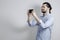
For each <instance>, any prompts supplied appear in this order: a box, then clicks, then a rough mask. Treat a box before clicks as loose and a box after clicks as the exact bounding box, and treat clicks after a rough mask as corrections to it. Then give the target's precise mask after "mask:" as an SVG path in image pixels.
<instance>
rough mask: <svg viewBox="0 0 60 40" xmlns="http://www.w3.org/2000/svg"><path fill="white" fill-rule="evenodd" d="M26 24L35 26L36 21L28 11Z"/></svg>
mask: <svg viewBox="0 0 60 40" xmlns="http://www.w3.org/2000/svg"><path fill="white" fill-rule="evenodd" d="M27 22H28V25H29V26H35V25H36V21H35V20H34V19H33V16H32V14H31V13H30V14H29V13H28V19H27Z"/></svg>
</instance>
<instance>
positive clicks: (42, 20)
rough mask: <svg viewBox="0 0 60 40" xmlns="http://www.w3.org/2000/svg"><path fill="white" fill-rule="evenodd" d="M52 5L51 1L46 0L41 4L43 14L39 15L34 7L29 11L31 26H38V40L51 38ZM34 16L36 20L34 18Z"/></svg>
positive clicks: (49, 39)
mask: <svg viewBox="0 0 60 40" xmlns="http://www.w3.org/2000/svg"><path fill="white" fill-rule="evenodd" d="M51 10H52V7H51V5H50V3H48V2H44V3H43V4H42V6H41V12H42V13H43V15H42V16H40V17H38V16H37V15H36V13H35V12H34V10H33V9H31V10H29V11H32V12H28V24H29V26H31V27H33V26H38V31H37V36H36V40H51V29H52V26H53V21H54V20H53V16H52V14H51ZM32 17H33V18H34V20H32Z"/></svg>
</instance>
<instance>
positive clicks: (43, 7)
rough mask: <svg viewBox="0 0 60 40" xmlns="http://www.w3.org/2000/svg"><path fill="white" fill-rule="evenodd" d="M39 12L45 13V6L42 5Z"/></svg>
mask: <svg viewBox="0 0 60 40" xmlns="http://www.w3.org/2000/svg"><path fill="white" fill-rule="evenodd" d="M41 12H42V13H46V12H47V5H46V4H43V5H42V6H41Z"/></svg>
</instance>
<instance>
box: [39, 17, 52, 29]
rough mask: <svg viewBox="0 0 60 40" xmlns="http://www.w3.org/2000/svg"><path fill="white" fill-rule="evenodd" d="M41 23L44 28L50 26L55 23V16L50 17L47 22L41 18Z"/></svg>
mask: <svg viewBox="0 0 60 40" xmlns="http://www.w3.org/2000/svg"><path fill="white" fill-rule="evenodd" d="M39 24H40V26H41V27H42V28H48V27H50V26H51V25H53V18H50V19H48V20H47V21H46V22H45V23H44V22H43V21H42V20H40V22H39Z"/></svg>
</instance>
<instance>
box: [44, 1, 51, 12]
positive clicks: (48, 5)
mask: <svg viewBox="0 0 60 40" xmlns="http://www.w3.org/2000/svg"><path fill="white" fill-rule="evenodd" d="M43 4H47V7H48V8H50V9H49V13H51V10H52V7H51V4H50V3H48V2H44V3H43Z"/></svg>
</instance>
